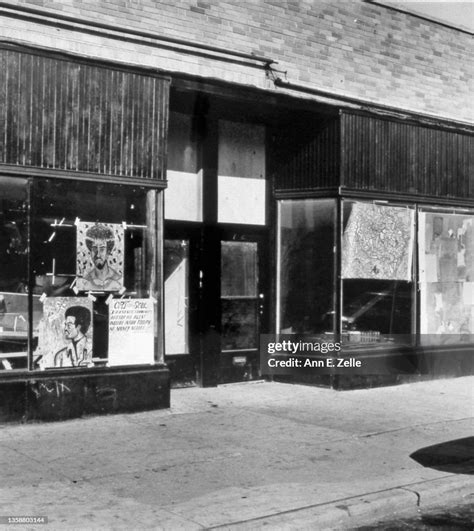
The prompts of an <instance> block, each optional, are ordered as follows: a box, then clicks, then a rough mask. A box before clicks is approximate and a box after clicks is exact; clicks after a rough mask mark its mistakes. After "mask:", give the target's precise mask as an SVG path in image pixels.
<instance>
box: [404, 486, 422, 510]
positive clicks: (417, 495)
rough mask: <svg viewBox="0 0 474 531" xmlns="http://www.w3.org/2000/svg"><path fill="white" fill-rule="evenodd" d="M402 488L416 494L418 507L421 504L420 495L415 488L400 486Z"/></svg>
mask: <svg viewBox="0 0 474 531" xmlns="http://www.w3.org/2000/svg"><path fill="white" fill-rule="evenodd" d="M400 488H401V489H402V490H406V491H407V492H412V493H413V494H414V495H415V496H416V506H417V507H419V506H420V505H421V495H420V493H419V492H417V491H416V490H412V489H409V488H407V487H400Z"/></svg>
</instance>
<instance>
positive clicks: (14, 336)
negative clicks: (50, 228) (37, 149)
mask: <svg viewBox="0 0 474 531" xmlns="http://www.w3.org/2000/svg"><path fill="white" fill-rule="evenodd" d="M27 198H28V182H27V180H26V179H12V178H3V179H1V180H0V257H1V258H0V370H13V369H25V368H26V366H27V349H28V331H29V323H28V294H27V285H28V258H27V250H28V246H27V245H28V203H27ZM35 302H36V304H35V316H38V310H39V306H40V304H39V301H37V300H36V301H35Z"/></svg>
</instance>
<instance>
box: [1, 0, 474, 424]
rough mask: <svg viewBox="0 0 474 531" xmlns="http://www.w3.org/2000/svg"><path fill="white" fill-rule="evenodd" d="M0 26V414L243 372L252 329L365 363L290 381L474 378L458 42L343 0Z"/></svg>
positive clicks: (33, 19)
mask: <svg viewBox="0 0 474 531" xmlns="http://www.w3.org/2000/svg"><path fill="white" fill-rule="evenodd" d="M0 18H1V22H2V23H1V25H0V32H1V43H0V57H1V61H2V68H1V70H0V72H1V73H0V116H1V118H0V119H1V121H2V122H1V128H0V137H1V139H0V186H1V188H2V196H1V201H2V213H1V215H2V221H1V227H0V228H1V230H2V254H3V255H4V257H5V258H4V259H3V262H2V278H1V281H2V286H1V293H2V294H1V295H0V297H1V301H0V305H1V306H0V312H2V313H1V314H0V316H1V319H2V323H1V325H0V328H1V331H0V341H1V353H0V355H1V369H2V370H1V374H0V396H1V398H2V402H3V406H2V410H1V415H2V418H4V419H14V418H18V417H22V416H24V417H26V418H32V419H34V418H67V417H70V416H77V415H81V414H85V413H100V412H113V411H129V410H136V409H146V408H154V407H167V406H168V405H169V386H170V380H171V381H173V382H175V383H176V384H181V385H183V384H185V385H194V384H196V385H217V384H219V383H225V382H232V381H241V380H249V379H256V378H260V377H261V376H262V367H261V364H260V354H261V353H260V352H259V338H260V335H261V334H268V333H277V334H283V335H285V337H286V335H290V336H291V337H314V338H318V340H321V341H322V340H325V339H326V340H327V338H333V339H335V340H338V341H340V342H341V344H342V354H341V356H343V357H350V358H354V359H360V360H364V363H367V364H368V365H369V366H371V367H376V366H377V369H374V370H373V371H372V372H371V371H368V373H366V374H363V375H357V374H349V373H347V374H344V373H342V374H339V373H334V374H321V375H318V374H317V373H311V374H302V375H291V374H290V375H284V376H282V377H283V378H286V379H290V380H293V381H299V380H304V381H311V382H313V383H317V384H323V385H330V386H333V387H335V388H340V389H342V388H347V387H355V386H367V385H381V384H387V383H395V382H399V381H404V380H409V379H417V378H421V377H439V376H447V375H452V376H455V375H462V374H468V373H469V374H470V373H472V370H473V363H472V356H473V350H474V199H473V195H474V192H473V187H474V177H473V106H472V103H471V93H472V77H473V76H472V74H473V71H472V63H471V59H470V58H471V55H472V51H473V50H472V34H470V33H469V32H468V31H466V30H463V29H459V28H453V27H449V26H447V25H443V24H440V23H438V22H435V21H432V20H427V19H425V18H422V17H420V16H416V15H413V14H410V13H405V12H401V11H399V10H396V9H393V8H391V7H387V6H385V5H380V4H378V3H374V2H366V1H358V0H354V1H351V2H344V3H342V2H328V1H317V2H316V1H301V2H300V1H298V2H296V1H295V2H293V1H285V2H280V1H270V0H268V1H266V0H258V1H255V2H234V1H230V2H217V1H208V2H204V1H198V0H193V1H191V0H183V1H180V2H172V1H167V0H159V1H151V0H113V1H108V2H105V1H104V2H97V1H83V2H75V1H73V0H67V1H61V2H59V1H55V0H44V1H41V2H38V1H35V2H34V1H8V2H2V3H1V4H0ZM371 364H372V365H371ZM374 364H375V365H374ZM381 367H382V368H383V370H382V368H381ZM387 367H389V368H392V369H393V370H390V371H388V370H387Z"/></svg>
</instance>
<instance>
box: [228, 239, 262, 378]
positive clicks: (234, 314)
mask: <svg viewBox="0 0 474 531" xmlns="http://www.w3.org/2000/svg"><path fill="white" fill-rule="evenodd" d="M263 263H264V256H263V245H262V243H261V241H260V239H259V238H255V237H253V238H251V237H245V238H244V237H241V239H240V241H236V240H227V239H223V240H221V285H220V288H221V289H220V292H221V294H220V295H221V296H220V299H221V300H220V303H221V304H220V306H221V381H224V382H227V381H240V380H252V379H256V378H259V376H260V374H259V369H258V365H259V363H258V362H259V359H258V358H259V350H258V349H259V337H260V334H261V333H262V325H263V322H264V317H265V287H264V282H263V275H262V265H263Z"/></svg>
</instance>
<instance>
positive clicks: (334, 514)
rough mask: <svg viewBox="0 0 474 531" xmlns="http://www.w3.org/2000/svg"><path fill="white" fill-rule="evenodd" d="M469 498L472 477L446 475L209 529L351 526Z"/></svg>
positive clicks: (472, 492)
mask: <svg viewBox="0 0 474 531" xmlns="http://www.w3.org/2000/svg"><path fill="white" fill-rule="evenodd" d="M469 500H471V502H472V501H474V480H473V479H472V478H471V477H469V476H463V477H462V478H461V477H458V476H456V477H453V476H447V477H444V478H440V479H434V480H428V481H422V482H418V483H412V484H409V485H403V486H399V487H395V488H392V489H388V490H385V491H381V492H375V493H368V494H363V495H360V496H356V497H352V498H346V499H341V500H335V501H333V502H329V503H325V504H321V505H315V506H313V507H304V508H301V509H294V510H291V511H285V512H283V513H278V514H274V515H268V516H262V517H259V518H253V519H251V520H246V521H242V522H233V523H229V524H224V525H218V526H215V527H212V528H211V529H222V530H223V529H241V530H255V529H261V528H266V529H269V528H270V529H285V530H286V529H295V530H296V529H317V530H318V531H323V530H335V529H337V530H339V529H354V528H355V527H357V526H362V525H367V524H370V523H376V522H380V521H384V520H386V521H390V520H394V519H397V518H400V517H403V518H407V517H410V516H417V515H418V514H419V513H420V512H421V511H423V510H426V509H428V508H435V507H436V508H440V507H442V506H443V505H449V504H451V503H456V505H461V504H463V503H467V502H468V501H469Z"/></svg>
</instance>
